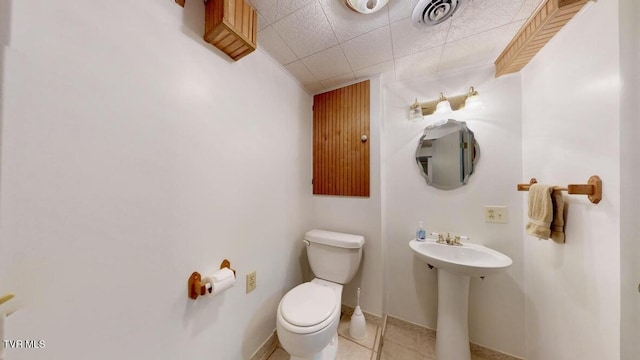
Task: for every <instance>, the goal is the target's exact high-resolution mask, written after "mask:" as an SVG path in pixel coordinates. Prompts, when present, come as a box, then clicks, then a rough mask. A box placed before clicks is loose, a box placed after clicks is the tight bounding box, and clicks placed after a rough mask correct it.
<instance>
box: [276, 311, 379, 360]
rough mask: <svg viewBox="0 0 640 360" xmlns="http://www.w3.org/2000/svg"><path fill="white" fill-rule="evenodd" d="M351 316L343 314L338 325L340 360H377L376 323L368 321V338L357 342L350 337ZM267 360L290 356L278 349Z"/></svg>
mask: <svg viewBox="0 0 640 360" xmlns="http://www.w3.org/2000/svg"><path fill="white" fill-rule="evenodd" d="M350 319H351V316H350V315H346V314H343V315H342V317H341V318H340V324H339V325H338V359H339V360H342V359H344V360H376V359H377V358H378V354H377V353H376V350H377V348H378V335H379V334H378V331H379V327H378V325H377V323H376V322H375V321H370V320H369V319H367V337H366V338H365V339H364V340H360V341H358V340H355V339H353V338H351V336H349V320H350ZM267 360H289V354H287V352H286V351H284V350H283V349H282V348H279V347H278V348H276V351H274V352H273V353H272V354H271V355H270V356H269V358H268V359H267Z"/></svg>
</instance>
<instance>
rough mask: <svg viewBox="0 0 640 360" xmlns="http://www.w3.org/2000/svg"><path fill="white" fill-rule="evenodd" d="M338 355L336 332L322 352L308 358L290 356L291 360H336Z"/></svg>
mask: <svg viewBox="0 0 640 360" xmlns="http://www.w3.org/2000/svg"><path fill="white" fill-rule="evenodd" d="M337 355H338V332H337V331H336V334H335V335H334V336H333V338H332V339H331V341H330V342H329V344H328V345H327V346H325V348H324V349H322V351H320V352H319V353H316V354H314V355H312V356H309V357H298V356H292V357H291V360H336V357H337Z"/></svg>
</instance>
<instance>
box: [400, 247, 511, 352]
mask: <svg viewBox="0 0 640 360" xmlns="http://www.w3.org/2000/svg"><path fill="white" fill-rule="evenodd" d="M409 247H411V250H413V252H414V253H415V255H416V256H417V257H418V258H419V259H420V260H422V261H424V262H426V263H427V264H428V265H430V266H434V267H436V268H438V328H437V337H436V356H437V358H438V359H442V360H470V359H471V354H470V351H469V325H468V311H469V280H470V279H471V276H474V277H484V276H486V275H492V274H496V273H499V272H501V271H504V270H505V269H506V268H508V267H509V266H511V264H512V263H513V261H512V260H511V258H509V257H508V256H507V255H504V254H503V253H501V252H498V251H495V250H492V249H489V248H488V247H485V246H482V245H476V244H469V243H462V245H447V244H442V243H438V242H436V241H429V240H427V241H416V240H411V241H410V242H409Z"/></svg>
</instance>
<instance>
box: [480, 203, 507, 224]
mask: <svg viewBox="0 0 640 360" xmlns="http://www.w3.org/2000/svg"><path fill="white" fill-rule="evenodd" d="M484 222H486V223H500V224H506V223H507V207H506V206H485V207H484Z"/></svg>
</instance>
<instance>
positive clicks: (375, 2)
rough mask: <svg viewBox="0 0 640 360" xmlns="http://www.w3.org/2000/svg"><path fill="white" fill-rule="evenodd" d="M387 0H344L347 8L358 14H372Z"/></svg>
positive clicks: (387, 0) (385, 3)
mask: <svg viewBox="0 0 640 360" xmlns="http://www.w3.org/2000/svg"><path fill="white" fill-rule="evenodd" d="M388 2H389V0H345V3H346V4H347V6H348V7H349V9H351V10H353V11H355V12H358V13H360V14H365V15H366V14H373V13H374V12H376V11H378V10H380V9H382V8H383V7H384V6H385V5H387V3H388Z"/></svg>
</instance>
